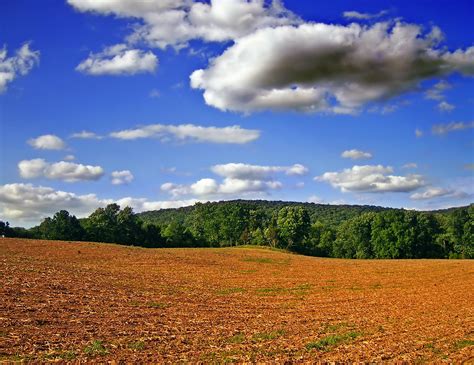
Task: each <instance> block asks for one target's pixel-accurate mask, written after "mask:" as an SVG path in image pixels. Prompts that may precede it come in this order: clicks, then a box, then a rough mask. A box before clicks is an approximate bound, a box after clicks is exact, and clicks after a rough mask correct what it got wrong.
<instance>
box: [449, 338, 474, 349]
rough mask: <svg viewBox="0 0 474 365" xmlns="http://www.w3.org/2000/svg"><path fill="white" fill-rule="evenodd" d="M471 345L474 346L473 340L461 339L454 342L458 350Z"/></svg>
mask: <svg viewBox="0 0 474 365" xmlns="http://www.w3.org/2000/svg"><path fill="white" fill-rule="evenodd" d="M469 346H474V341H472V340H461V341H458V342H456V343H455V344H454V347H455V348H456V349H457V350H461V349H463V348H464V347H469Z"/></svg>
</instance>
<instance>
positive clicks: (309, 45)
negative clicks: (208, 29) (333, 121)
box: [190, 22, 474, 114]
mask: <svg viewBox="0 0 474 365" xmlns="http://www.w3.org/2000/svg"><path fill="white" fill-rule="evenodd" d="M440 41H441V34H440V31H439V29H438V28H436V27H434V28H432V30H431V32H429V33H423V32H422V28H421V27H420V26H418V25H414V24H406V23H401V22H396V23H395V24H392V23H389V22H383V23H377V24H375V25H373V26H370V27H369V26H361V25H358V24H355V23H352V24H350V25H347V26H342V25H328V24H323V23H306V24H302V25H300V26H297V27H295V26H281V27H277V28H264V29H260V30H258V31H256V32H254V33H252V34H250V35H248V36H245V37H243V38H240V39H238V40H236V42H235V44H233V45H232V46H230V47H229V48H228V49H227V50H226V51H225V52H224V53H223V54H222V55H220V56H218V57H216V58H214V59H213V60H212V61H211V62H210V64H209V66H208V68H207V69H200V70H196V71H195V72H193V74H192V75H191V77H190V81H191V86H192V87H193V88H195V89H201V90H203V91H204V94H203V96H204V100H205V102H206V103H207V104H208V105H211V106H214V107H216V108H218V109H221V110H232V111H240V112H252V111H258V110H266V109H270V110H288V109H290V110H297V111H304V112H333V113H346V114H350V113H356V112H358V111H359V110H360V109H361V107H363V106H364V105H365V104H367V103H369V102H373V101H378V100H386V99H388V98H391V97H394V96H397V95H400V94H402V93H404V92H406V91H409V90H415V89H417V88H418V84H419V83H420V81H422V80H424V79H429V78H433V77H439V76H443V75H447V74H450V73H452V72H454V71H459V72H461V73H464V74H468V75H471V74H473V73H474V47H471V48H469V49H467V50H456V51H454V52H452V53H450V52H448V51H446V50H445V49H443V48H440V47H439V42H440Z"/></svg>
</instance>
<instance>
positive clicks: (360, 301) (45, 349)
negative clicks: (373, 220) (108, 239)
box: [0, 239, 474, 363]
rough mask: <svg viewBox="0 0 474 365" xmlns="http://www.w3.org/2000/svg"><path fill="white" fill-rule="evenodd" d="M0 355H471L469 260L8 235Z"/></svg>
mask: <svg viewBox="0 0 474 365" xmlns="http://www.w3.org/2000/svg"><path fill="white" fill-rule="evenodd" d="M0 281H1V286H0V359H1V360H4V361H8V360H36V361H41V362H45V361H54V360H61V361H77V360H84V361H100V362H105V361H110V360H115V361H121V360H125V361H127V362H138V361H142V362H155V363H176V362H180V361H182V362H193V363H196V362H198V363H199V362H201V363H216V362H217V363H221V362H226V361H227V362H232V361H235V362H277V363H282V362H294V363H298V362H316V361H349V360H352V361H388V362H396V361H397V362H399V361H408V362H415V361H417V362H423V361H427V362H444V361H446V362H456V363H457V362H462V361H468V362H469V361H471V362H472V361H474V261H466V260H406V261H403V260H392V261H390V260H378V261H377V260H339V259H322V258H312V257H305V256H299V255H293V254H287V253H283V252H276V251H270V250H266V249H251V248H225V249H224V248H223V249H143V248H134V247H124V246H118V245H109V244H96V243H79V242H54V241H35V240H17V239H0Z"/></svg>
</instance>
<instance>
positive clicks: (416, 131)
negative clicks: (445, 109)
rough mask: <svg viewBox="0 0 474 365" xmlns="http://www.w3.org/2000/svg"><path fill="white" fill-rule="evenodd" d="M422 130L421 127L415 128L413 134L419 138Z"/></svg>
mask: <svg viewBox="0 0 474 365" xmlns="http://www.w3.org/2000/svg"><path fill="white" fill-rule="evenodd" d="M423 134H424V133H423V131H422V130H421V129H418V128H417V129H415V136H416V138H420V137H423Z"/></svg>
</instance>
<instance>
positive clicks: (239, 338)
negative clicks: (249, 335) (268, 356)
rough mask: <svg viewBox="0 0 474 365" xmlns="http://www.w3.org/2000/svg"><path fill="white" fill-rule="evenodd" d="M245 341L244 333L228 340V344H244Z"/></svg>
mask: <svg viewBox="0 0 474 365" xmlns="http://www.w3.org/2000/svg"><path fill="white" fill-rule="evenodd" d="M244 341H245V335H244V334H243V333H237V334H236V335H234V336H232V337H229V338H228V339H227V342H228V343H242V342H244Z"/></svg>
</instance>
